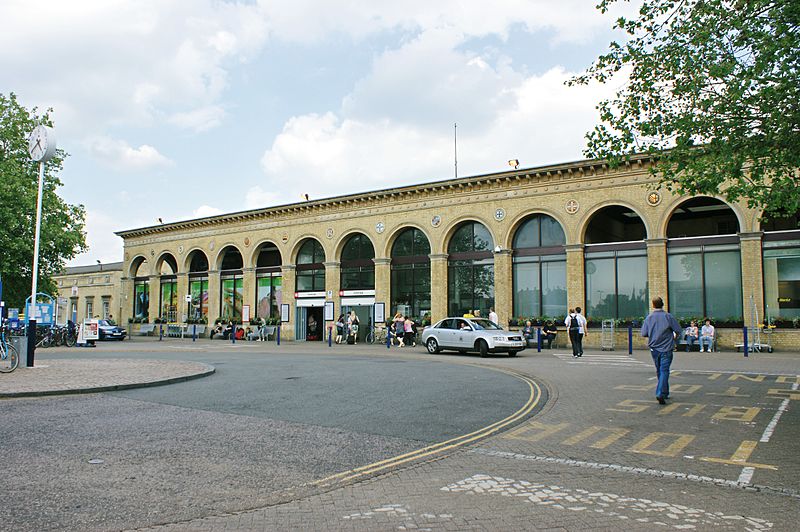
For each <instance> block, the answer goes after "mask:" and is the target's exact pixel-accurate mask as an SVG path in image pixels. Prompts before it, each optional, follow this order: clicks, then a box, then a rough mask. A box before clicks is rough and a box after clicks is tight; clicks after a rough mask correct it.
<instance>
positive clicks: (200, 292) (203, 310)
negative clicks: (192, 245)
mask: <svg viewBox="0 0 800 532" xmlns="http://www.w3.org/2000/svg"><path fill="white" fill-rule="evenodd" d="M189 294H191V296H192V302H191V313H190V315H189V318H190V319H191V321H192V322H194V323H198V322H202V321H204V320H205V321H207V320H208V257H206V254H205V253H203V252H202V251H200V250H199V249H198V250H195V251H192V254H191V260H190V262H189Z"/></svg>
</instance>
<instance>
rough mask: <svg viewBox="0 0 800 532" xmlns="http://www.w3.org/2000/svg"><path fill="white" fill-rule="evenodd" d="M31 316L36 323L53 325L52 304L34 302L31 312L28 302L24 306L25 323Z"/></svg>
mask: <svg viewBox="0 0 800 532" xmlns="http://www.w3.org/2000/svg"><path fill="white" fill-rule="evenodd" d="M31 318H33V319H35V320H36V325H53V304H52V303H36V304H35V305H33V312H31V304H30V303H28V304H27V305H26V306H25V323H28V322H29V321H30V319H31Z"/></svg>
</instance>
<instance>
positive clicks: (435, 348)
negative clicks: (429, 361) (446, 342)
mask: <svg viewBox="0 0 800 532" xmlns="http://www.w3.org/2000/svg"><path fill="white" fill-rule="evenodd" d="M425 347H427V348H428V353H430V354H432V355H435V354H436V353H438V352H439V342H437V341H436V338H428V341H427V342H425Z"/></svg>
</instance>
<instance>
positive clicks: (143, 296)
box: [133, 279, 150, 320]
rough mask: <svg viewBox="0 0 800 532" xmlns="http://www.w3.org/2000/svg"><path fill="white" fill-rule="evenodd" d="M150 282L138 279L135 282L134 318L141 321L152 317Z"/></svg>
mask: <svg viewBox="0 0 800 532" xmlns="http://www.w3.org/2000/svg"><path fill="white" fill-rule="evenodd" d="M149 308H150V281H148V280H147V279H136V280H134V281H133V317H134V318H136V319H139V320H142V319H147V318H148V317H149V316H150V312H149Z"/></svg>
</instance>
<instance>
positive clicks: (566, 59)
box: [0, 0, 632, 266]
mask: <svg viewBox="0 0 800 532" xmlns="http://www.w3.org/2000/svg"><path fill="white" fill-rule="evenodd" d="M596 3H597V2H596V1H595V0H493V1H492V2H466V1H463V0H458V1H457V0H439V1H437V2H431V1H430V0H405V1H402V2H398V1H396V0H394V1H388V0H364V1H361V0H350V1H347V2H332V1H323V0H291V1H290V0H284V1H273V0H258V1H239V2H235V1H221V0H136V1H134V0H96V1H89V0H72V1H69V2H66V1H63V0H43V1H39V2H30V1H28V0H3V1H2V3H0V93H4V94H8V93H11V92H14V93H16V95H17V97H18V99H19V100H20V102H21V103H22V104H23V105H25V106H26V107H28V108H32V107H34V106H36V107H39V108H40V109H45V108H53V114H52V117H53V121H54V127H55V132H56V136H57V139H58V146H59V148H61V149H63V150H65V151H66V152H67V153H68V154H69V157H68V158H67V160H66V161H65V164H64V170H63V172H62V173H61V174H60V177H61V180H62V182H63V183H64V186H63V187H62V188H61V189H60V191H59V193H60V195H61V196H62V197H63V198H64V199H65V200H66V201H67V202H69V203H72V204H82V205H84V206H85V208H86V213H87V217H86V231H87V243H88V245H89V250H88V251H87V252H86V253H83V254H81V255H79V256H77V257H76V258H75V259H73V260H72V261H70V263H69V265H73V266H74V265H85V264H95V262H96V261H97V260H100V261H101V262H103V263H108V262H116V261H121V260H122V255H123V252H122V249H123V246H122V239H120V238H119V237H117V236H115V235H114V231H119V230H124V229H134V228H138V227H145V226H152V225H157V224H158V223H159V221H158V219H159V218H161V219H162V220H163V221H164V222H165V223H168V222H175V221H179V220H187V219H192V218H198V217H203V216H211V215H216V214H221V213H228V212H235V211H241V210H246V209H256V208H263V207H271V206H276V205H283V204H287V203H294V202H297V201H301V197H302V195H304V194H308V195H309V197H310V198H311V199H322V198H326V197H331V196H336V195H341V194H349V193H357V192H365V191H370V190H378V189H383V188H389V187H395V186H402V185H411V184H417V183H425V182H429V181H436V180H442V179H448V178H451V177H453V176H454V174H455V168H454V167H455V164H454V159H455V153H454V152H455V150H454V134H455V131H454V129H455V130H457V159H458V176H459V177H465V176H469V175H478V174H483V173H490V172H499V171H504V170H508V169H509V167H508V161H509V160H510V159H518V160H519V161H520V167H521V168H527V167H535V166H541V165H545V164H551V163H559V162H569V161H575V160H579V159H582V158H584V155H583V150H584V148H585V144H586V141H585V138H584V135H585V133H586V132H587V131H589V130H590V129H591V128H592V127H593V126H594V124H595V123H596V122H597V120H598V113H597V110H596V108H595V106H596V105H597V103H598V102H599V101H600V100H601V99H602V98H607V97H609V96H611V95H613V93H614V91H616V90H617V89H619V88H620V85H621V83H623V81H618V80H614V81H613V82H612V83H609V84H606V85H590V86H585V87H568V86H566V85H565V84H564V82H565V81H566V80H568V79H569V78H570V77H571V76H573V75H575V74H578V73H581V72H583V70H584V69H585V68H587V67H588V66H589V65H590V64H591V63H592V61H593V60H594V59H595V58H596V57H597V56H598V55H600V54H601V53H604V52H605V51H606V50H607V48H608V44H609V42H611V41H612V40H614V39H620V38H621V36H620V35H618V34H615V33H614V32H612V29H611V28H612V25H613V22H614V20H615V18H616V16H617V15H618V14H620V13H621V12H622V11H621V10H625V11H627V12H628V13H630V12H631V9H632V7H631V6H630V5H629V4H625V5H623V6H619V7H617V8H615V9H617V11H613V12H612V13H609V14H606V15H602V14H601V13H600V12H599V11H597V10H596V9H595V7H594V6H595V4H596ZM454 124H457V128H454Z"/></svg>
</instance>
